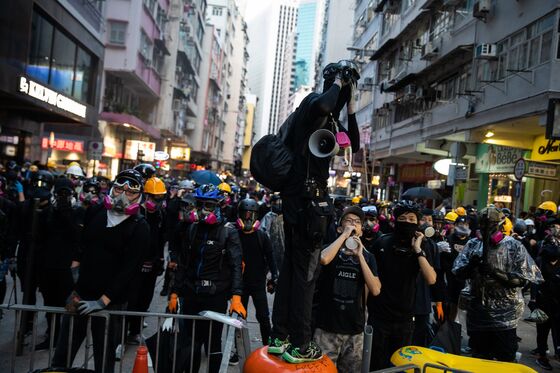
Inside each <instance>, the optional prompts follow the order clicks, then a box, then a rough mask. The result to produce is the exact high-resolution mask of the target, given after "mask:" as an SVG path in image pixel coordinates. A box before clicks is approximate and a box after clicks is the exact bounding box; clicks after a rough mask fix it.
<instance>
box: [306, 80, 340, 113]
mask: <svg viewBox="0 0 560 373" xmlns="http://www.w3.org/2000/svg"><path fill="white" fill-rule="evenodd" d="M339 93H340V87H339V86H338V85H336V84H333V85H332V86H331V87H330V88H329V89H328V90H327V91H326V92H324V93H322V94H320V95H317V96H315V97H314V98H313V99H312V100H311V102H310V112H309V113H310V114H311V115H312V116H313V117H325V116H327V115H329V113H330V112H332V111H333V110H334V109H335V106H336V101H337V100H338V94H339Z"/></svg>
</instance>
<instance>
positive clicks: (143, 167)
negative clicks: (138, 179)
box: [134, 163, 156, 180]
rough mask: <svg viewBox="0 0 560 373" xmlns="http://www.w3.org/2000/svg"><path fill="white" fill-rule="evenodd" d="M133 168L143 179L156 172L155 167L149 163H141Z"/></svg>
mask: <svg viewBox="0 0 560 373" xmlns="http://www.w3.org/2000/svg"><path fill="white" fill-rule="evenodd" d="M134 170H136V171H138V172H139V173H140V175H142V177H143V178H144V180H147V179H149V178H151V177H152V176H154V175H155V174H156V168H155V167H154V166H152V165H151V164H149V163H141V164H139V165H138V166H136V167H134Z"/></svg>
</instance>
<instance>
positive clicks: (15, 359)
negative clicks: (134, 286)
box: [0, 304, 251, 373]
mask: <svg viewBox="0 0 560 373" xmlns="http://www.w3.org/2000/svg"><path fill="white" fill-rule="evenodd" d="M0 309H2V310H4V311H5V314H7V313H8V312H10V311H13V312H15V318H14V319H15V322H14V331H13V341H12V343H11V344H12V349H11V355H10V360H9V361H10V363H9V365H10V366H9V367H2V371H6V372H11V373H14V372H16V371H17V372H21V371H29V372H33V371H34V370H35V369H37V368H36V365H37V361H39V362H40V364H41V365H45V366H44V367H42V368H47V367H48V368H52V367H53V366H52V363H53V358H54V352H55V348H56V347H57V341H55V340H54V337H55V334H56V324H57V322H56V315H58V317H61V316H65V317H67V318H69V327H68V344H67V354H66V367H68V368H69V367H72V366H73V364H76V363H77V361H78V356H79V355H81V354H83V362H82V363H81V365H79V367H80V368H82V369H88V367H90V366H91V365H92V362H91V360H92V357H93V356H94V355H93V351H92V350H93V343H92V339H93V338H92V333H91V324H92V321H93V320H96V319H97V318H102V319H104V333H103V336H104V338H103V346H104V348H103V358H102V366H101V371H102V372H105V371H106V361H107V345H108V339H109V338H111V337H112V336H110V335H109V329H110V326H111V321H112V320H113V321H115V320H116V321H117V322H115V323H114V324H113V326H115V325H118V327H119V328H120V330H119V331H118V333H117V330H115V331H114V332H113V334H116V335H115V337H117V336H118V335H120V338H119V339H118V340H120V344H121V345H122V346H125V345H126V325H127V324H126V322H127V318H129V317H137V318H140V325H141V328H140V330H142V325H143V323H144V320H147V319H154V318H155V319H156V320H157V331H155V332H154V335H153V336H155V338H156V343H155V351H153V350H152V351H150V355H155V356H154V358H151V359H150V360H151V362H152V364H151V365H152V367H153V372H154V373H157V372H158V368H159V366H160V364H159V363H160V360H161V359H165V357H162V356H160V343H161V342H162V333H163V331H162V326H163V325H164V323H165V321H166V320H167V323H169V322H170V321H169V320H168V319H171V323H172V325H173V327H172V329H171V330H170V333H171V334H172V339H173V343H172V346H173V351H172V361H171V366H172V367H171V368H172V369H171V370H167V369H165V371H161V372H160V373H167V372H168V371H169V372H175V371H176V369H177V368H178V367H177V359H178V358H182V357H183V356H178V354H180V352H178V346H180V345H181V343H182V342H190V351H189V354H190V355H189V359H188V361H189V364H188V365H189V366H188V367H184V370H180V371H181V372H183V371H185V372H191V371H192V369H193V364H194V358H193V357H194V356H195V354H196V353H199V354H201V359H200V365H201V368H202V366H203V364H204V361H205V365H206V370H202V369H201V371H209V367H210V366H209V365H210V355H211V352H212V350H211V347H210V346H211V343H212V333H211V332H212V327H213V325H214V323H219V321H216V320H213V319H211V318H207V317H202V316H196V315H180V314H168V313H154V312H132V311H119V310H103V311H99V312H96V313H92V314H90V315H88V316H78V315H77V314H75V313H71V312H68V311H67V310H65V309H64V308H59V307H44V306H32V305H23V304H12V305H7V304H2V305H0ZM24 312H28V313H29V314H30V315H32V318H33V328H32V332H31V335H30V336H28V338H29V337H30V338H31V339H30V341H29V346H30V348H29V349H28V351H27V352H26V351H21V352H22V353H21V356H19V354H17V353H16V352H18V336H19V335H23V333H21V330H20V328H22V327H25V326H23V325H22V323H21V320H22V315H23V313H24ZM39 313H45V314H50V315H53V317H51V318H50V335H49V336H50V338H49V348H48V355H47V354H46V353H45V352H40V351H35V345H36V344H37V327H38V324H39V323H38V317H39ZM5 316H6V315H5ZM84 317H85V318H87V319H86V322H87V324H86V334H85V336H84V337H83V338H84V340H85V344H84V346H83V347H82V346H81V344H82V342H80V345H78V346H77V349H78V350H77V352H76V353H75V354H74V355H75V356H74V357H73V356H72V350H73V343H74V341H73V340H72V339H73V336H74V329H75V327H76V320H77V318H79V321H78V322H79V323H81V326H80V328H83V323H84ZM187 320H188V322H189V323H190V322H192V326H191V327H190V328H189V329H190V330H184V333H183V334H181V337H182V338H183V340H181V341H178V338H179V334H180V330H181V329H180V328H181V327H178V325H179V324H183V326H184V325H186V324H187ZM201 322H208V324H209V325H208V340H207V341H206V342H207V349H206V359H203V356H202V350H203V349H202V346H201V345H200V344H197V343H195V339H196V334H195V333H196V331H195V330H196V329H198V328H197V327H196V325H197V323H201ZM60 323H61V325H62V320H61V321H60ZM221 324H223V323H221ZM223 326H226V328H224V329H223V330H222V335H223V334H224V332H225V336H231V337H230V338H232V337H233V336H235V339H236V345H237V353H238V355H239V359H240V362H239V371H240V372H242V371H243V365H244V362H245V358H246V357H247V356H249V354H250V352H251V345H250V340H249V332H248V329H247V326H246V325H245V324H243V326H241V327H234V326H231V325H228V324H223ZM60 329H62V327H60ZM185 329H186V328H185ZM140 335H141V336H142V334H140ZM166 337H167V338H169V333H167V335H166ZM186 337H188V338H190V341H188V340H187V338H186ZM60 339H61V338H60ZM148 339H150V338H148ZM118 340H117V339H116V338H115V341H117V342H116V343H115V346H116V345H118V344H119V342H118ZM178 342H179V343H178ZM145 344H146V340H145V339H144V337H143V336H142V337H141V341H140V345H145ZM109 345H110V344H109ZM74 347H75V346H74ZM195 347H198V348H199V351H195ZM134 350H135V349H134ZM221 351H222V349H220V350H219V352H218V351H216V352H214V353H220V354H221ZM16 355H18V356H16ZM122 355H123V356H122V357H121V358H120V360H118V361H117V362H116V363H118V366H115V367H114V368H115V371H118V372H123V371H125V372H130V371H132V366H133V364H134V359H135V356H136V353H135V352H134V353H129V354H126V352H125V351H123V354H122ZM127 355H128V356H127ZM229 358H230V356H229V354H228V355H227V356H226V354H222V360H221V362H222V364H221V369H220V373H222V372H224V373H225V372H226V371H227V366H228V364H227V363H228V361H229ZM27 360H28V364H29V366H28V368H25V367H24V365H27ZM131 362H132V363H131ZM115 365H116V364H115ZM16 366H17V369H16ZM224 367H225V369H224ZM177 372H179V370H177Z"/></svg>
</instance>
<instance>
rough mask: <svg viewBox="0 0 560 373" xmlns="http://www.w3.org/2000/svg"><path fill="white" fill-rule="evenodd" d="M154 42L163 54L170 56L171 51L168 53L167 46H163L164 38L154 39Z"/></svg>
mask: <svg viewBox="0 0 560 373" xmlns="http://www.w3.org/2000/svg"><path fill="white" fill-rule="evenodd" d="M154 44H155V45H156V47H157V48H158V49H159V50H161V51H163V53H164V54H166V55H168V56H171V53H169V49H167V47H166V46H165V40H163V39H154Z"/></svg>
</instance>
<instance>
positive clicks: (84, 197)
mask: <svg viewBox="0 0 560 373" xmlns="http://www.w3.org/2000/svg"><path fill="white" fill-rule="evenodd" d="M80 201H82V202H84V203H85V204H90V205H96V204H97V202H99V197H97V195H96V194H94V193H91V192H87V193H80Z"/></svg>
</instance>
